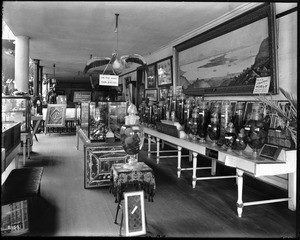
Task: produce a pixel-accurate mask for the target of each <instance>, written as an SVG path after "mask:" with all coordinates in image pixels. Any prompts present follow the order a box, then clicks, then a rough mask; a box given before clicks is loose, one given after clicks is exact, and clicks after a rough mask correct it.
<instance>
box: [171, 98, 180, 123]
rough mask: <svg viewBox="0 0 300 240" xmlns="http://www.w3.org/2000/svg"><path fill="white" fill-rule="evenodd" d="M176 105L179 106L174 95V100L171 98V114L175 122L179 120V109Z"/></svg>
mask: <svg viewBox="0 0 300 240" xmlns="http://www.w3.org/2000/svg"><path fill="white" fill-rule="evenodd" d="M176 106H177V99H176V96H173V97H172V100H171V109H170V115H171V120H172V121H173V122H174V121H177V119H178V118H177V116H176V114H177V109H176Z"/></svg>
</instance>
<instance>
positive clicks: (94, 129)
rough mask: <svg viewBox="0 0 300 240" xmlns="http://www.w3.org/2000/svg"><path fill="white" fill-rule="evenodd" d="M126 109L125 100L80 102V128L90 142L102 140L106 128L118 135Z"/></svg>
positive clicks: (103, 139) (106, 130) (123, 121)
mask: <svg viewBox="0 0 300 240" xmlns="http://www.w3.org/2000/svg"><path fill="white" fill-rule="evenodd" d="M126 111H127V104H126V102H81V103H80V110H78V112H80V118H79V122H80V128H81V129H82V130H83V132H84V133H85V134H86V136H87V137H88V139H89V140H90V141H91V142H97V141H100V142H101V141H103V142H104V141H105V137H106V133H107V132H108V130H111V131H112V132H113V133H114V135H115V136H119V133H120V128H121V126H122V125H124V124H125V116H126Z"/></svg>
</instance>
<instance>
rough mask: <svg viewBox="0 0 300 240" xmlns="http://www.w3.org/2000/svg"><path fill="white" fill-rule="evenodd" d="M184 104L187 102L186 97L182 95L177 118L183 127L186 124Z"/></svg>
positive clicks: (178, 103) (179, 100) (178, 104)
mask: <svg viewBox="0 0 300 240" xmlns="http://www.w3.org/2000/svg"><path fill="white" fill-rule="evenodd" d="M184 102H185V95H184V93H181V94H180V95H179V96H178V98H177V108H176V110H177V114H176V115H177V118H178V122H179V123H180V124H181V125H183V124H184Z"/></svg>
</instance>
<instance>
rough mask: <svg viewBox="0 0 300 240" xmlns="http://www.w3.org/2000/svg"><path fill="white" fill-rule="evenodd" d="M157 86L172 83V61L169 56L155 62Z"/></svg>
mask: <svg viewBox="0 0 300 240" xmlns="http://www.w3.org/2000/svg"><path fill="white" fill-rule="evenodd" d="M156 72H157V79H158V86H164V85H172V83H173V79H172V61H171V58H168V59H166V60H163V61H161V62H158V63H157V64H156Z"/></svg>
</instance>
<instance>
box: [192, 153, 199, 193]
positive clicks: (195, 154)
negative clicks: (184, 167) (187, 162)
mask: <svg viewBox="0 0 300 240" xmlns="http://www.w3.org/2000/svg"><path fill="white" fill-rule="evenodd" d="M197 156H198V153H196V152H193V181H192V185H193V188H195V187H196V181H197V176H196V171H197V169H196V168H197Z"/></svg>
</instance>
